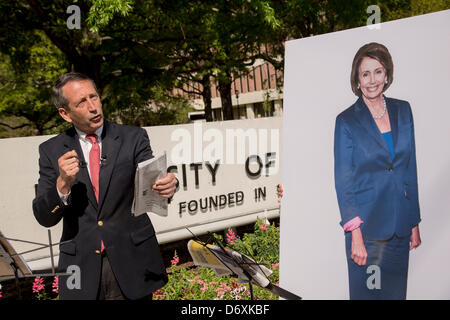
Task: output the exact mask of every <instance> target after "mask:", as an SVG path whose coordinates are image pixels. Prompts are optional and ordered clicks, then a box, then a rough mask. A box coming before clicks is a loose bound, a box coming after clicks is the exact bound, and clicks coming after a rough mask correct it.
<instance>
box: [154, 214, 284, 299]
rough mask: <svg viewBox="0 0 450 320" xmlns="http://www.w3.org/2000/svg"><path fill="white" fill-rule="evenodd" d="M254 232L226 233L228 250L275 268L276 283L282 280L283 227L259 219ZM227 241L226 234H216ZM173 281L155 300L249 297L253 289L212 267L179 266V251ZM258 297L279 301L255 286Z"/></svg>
mask: <svg viewBox="0 0 450 320" xmlns="http://www.w3.org/2000/svg"><path fill="white" fill-rule="evenodd" d="M254 230H255V231H254V233H253V234H245V235H244V236H243V238H242V240H241V239H240V238H239V237H238V236H237V235H236V234H235V232H234V231H233V230H232V229H228V231H227V233H226V234H225V238H226V243H225V244H224V245H225V248H226V249H233V250H236V251H239V252H240V253H243V254H246V255H248V256H249V257H251V258H253V259H254V260H255V261H257V262H259V263H263V264H265V265H266V266H267V267H269V268H271V269H272V271H273V274H272V275H271V276H270V277H269V280H270V281H271V282H272V283H275V284H278V281H279V280H278V279H279V262H278V261H279V235H280V229H279V228H277V227H275V225H270V224H267V223H264V222H263V221H261V220H258V221H257V222H256V224H255V227H254ZM215 237H216V238H219V240H221V241H222V240H223V239H222V236H220V235H217V234H215ZM171 263H172V265H171V268H170V274H169V282H168V283H167V284H166V286H164V287H163V288H161V289H159V290H157V291H155V292H154V293H153V299H155V300H241V299H243V300H248V299H250V288H249V285H248V283H238V282H237V281H236V279H235V278H232V277H227V276H221V277H219V276H217V275H215V273H214V271H213V270H212V269H211V268H206V267H193V268H189V267H186V266H183V265H181V266H180V265H179V263H180V259H179V257H178V255H177V253H176V252H175V254H174V257H173V259H172V260H171ZM253 290H254V297H255V299H262V300H277V299H278V297H277V296H276V295H274V294H272V293H271V292H269V291H267V290H266V289H263V288H260V287H258V286H253Z"/></svg>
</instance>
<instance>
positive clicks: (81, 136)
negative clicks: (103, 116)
mask: <svg viewBox="0 0 450 320" xmlns="http://www.w3.org/2000/svg"><path fill="white" fill-rule="evenodd" d="M75 130H76V131H77V134H78V140H79V141H80V146H81V151H82V152H83V157H84V163H85V164H86V168H87V170H88V173H89V177H90V176H91V170H90V168H89V153H90V152H91V148H92V142H91V140H89V139H87V138H86V136H87V134H86V133H84V132H82V131H80V130H78V129H77V128H75ZM102 132H103V125H102V126H101V127H100V128H98V129H97V131H95V134H96V135H97V143H98V146H99V147H100V154H102ZM78 159H79V160H80V161H81V157H80V156H78ZM56 190H57V191H58V195H59V197H60V198H61V200H62V202H63V203H64V204H65V205H67V199H68V198H69V196H70V191H69V193H68V194H62V193H61V192H60V191H59V190H58V188H56Z"/></svg>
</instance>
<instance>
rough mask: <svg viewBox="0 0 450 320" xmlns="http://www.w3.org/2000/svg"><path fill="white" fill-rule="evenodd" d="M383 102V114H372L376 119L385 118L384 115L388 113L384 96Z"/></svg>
mask: <svg viewBox="0 0 450 320" xmlns="http://www.w3.org/2000/svg"><path fill="white" fill-rule="evenodd" d="M383 104H384V109H383V112H381V114H380V115H378V116H374V115H372V117H373V118H374V119H375V120H378V119H381V118H383V117H384V115H385V114H386V100H384V97H383Z"/></svg>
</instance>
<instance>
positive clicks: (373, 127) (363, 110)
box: [355, 97, 390, 155]
mask: <svg viewBox="0 0 450 320" xmlns="http://www.w3.org/2000/svg"><path fill="white" fill-rule="evenodd" d="M386 104H387V102H386ZM388 112H389V110H388ZM389 113H390V112H389ZM355 116H356V119H357V120H358V122H359V123H360V124H361V126H362V127H364V128H365V129H366V130H367V132H368V133H369V134H370V135H371V136H372V137H373V138H374V139H375V140H376V141H377V142H378V144H379V145H380V146H381V147H383V148H384V149H385V150H386V152H388V154H389V155H390V151H389V147H388V146H387V144H386V141H385V140H384V138H383V136H382V135H381V132H380V130H379V129H378V126H377V124H376V123H375V120H374V119H373V117H372V114H371V113H370V111H369V108H368V107H367V106H366V104H365V103H364V100H363V99H362V97H360V98H359V99H358V100H357V101H356V105H355Z"/></svg>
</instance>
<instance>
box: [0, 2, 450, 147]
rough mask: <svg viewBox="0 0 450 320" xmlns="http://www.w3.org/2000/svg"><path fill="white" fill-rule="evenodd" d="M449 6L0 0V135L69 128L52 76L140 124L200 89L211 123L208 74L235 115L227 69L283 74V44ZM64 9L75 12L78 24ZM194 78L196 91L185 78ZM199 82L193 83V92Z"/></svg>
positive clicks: (177, 111)
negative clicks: (80, 80)
mask: <svg viewBox="0 0 450 320" xmlns="http://www.w3.org/2000/svg"><path fill="white" fill-rule="evenodd" d="M372 4H378V5H379V7H380V8H381V22H385V21H390V20H394V19H400V18H405V17H410V16H414V15H420V14H425V13H430V12H435V11H440V10H445V9H449V8H450V0H386V1H380V2H379V3H373V1H370V0H276V1H275V0H273V1H272V0H251V1H248V0H210V1H201V0H191V1H188V0H165V1H163V0H78V1H77V0H71V1H64V0H54V1H48V0H11V1H1V2H0V138H5V137H14V136H28V135H42V134H53V133H57V132H60V131H62V130H64V129H65V128H67V126H68V125H67V124H65V123H64V121H62V119H61V118H60V117H59V115H58V113H57V110H56V108H55V107H54V106H53V104H52V103H51V101H50V89H51V86H52V84H53V82H54V81H55V80H56V78H57V77H58V76H59V75H60V74H62V73H64V72H67V71H77V72H82V73H86V74H88V75H89V76H90V77H91V78H92V79H94V81H95V82H96V84H97V87H98V90H99V93H100V94H101V96H102V103H103V108H104V112H105V115H106V116H107V117H108V118H110V119H112V120H115V121H118V122H121V123H125V124H134V125H139V126H151V125H162V124H177V123H185V122H187V121H188V117H187V114H188V112H189V111H192V110H193V109H192V108H191V107H190V105H189V103H188V101H187V98H186V97H180V96H175V95H174V94H172V92H173V89H174V88H182V89H183V90H185V91H186V93H189V94H192V93H195V94H198V95H199V96H201V97H202V98H203V101H204V103H205V112H206V119H207V121H211V120H212V117H211V87H210V83H211V80H214V81H216V82H217V84H218V89H219V92H220V96H221V97H222V99H221V101H222V109H223V114H224V119H225V120H231V119H233V112H232V106H231V95H232V90H231V84H232V78H233V75H238V74H239V75H242V74H243V73H244V74H245V73H246V72H248V70H249V69H248V67H249V66H251V65H253V63H254V62H255V61H256V59H263V60H265V61H267V62H269V63H271V64H273V65H274V67H275V69H277V70H280V71H283V66H284V60H283V57H284V42H285V41H286V40H289V39H297V38H302V37H309V36H312V35H317V34H323V33H328V32H333V31H338V30H344V29H348V28H354V27H359V26H362V25H365V24H366V23H367V18H368V16H369V15H368V14H367V12H366V10H367V7H368V6H369V5H372ZM70 5H76V6H78V7H79V8H80V27H81V28H80V29H69V28H68V27H67V20H68V19H69V18H71V19H72V20H71V21H73V16H72V15H73V12H71V11H69V12H68V11H67V8H68V7H69V6H70ZM192 83H196V84H199V85H200V86H196V89H195V90H194V89H192V90H194V91H189V90H186V84H192ZM199 88H200V89H199Z"/></svg>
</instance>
